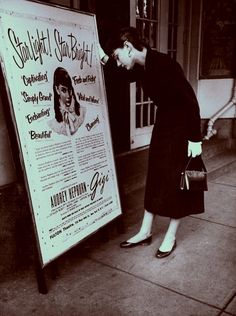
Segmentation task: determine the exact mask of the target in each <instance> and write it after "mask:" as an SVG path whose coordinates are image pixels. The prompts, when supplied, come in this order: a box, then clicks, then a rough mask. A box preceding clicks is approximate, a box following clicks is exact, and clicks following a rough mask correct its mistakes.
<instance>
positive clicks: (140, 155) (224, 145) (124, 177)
mask: <svg viewBox="0 0 236 316" xmlns="http://www.w3.org/2000/svg"><path fill="white" fill-rule="evenodd" d="M231 147H232V148H235V149H234V150H233V149H229V148H231ZM148 152H149V150H148V147H146V148H144V149H139V150H136V151H132V152H129V153H125V154H122V155H119V156H117V157H116V168H117V174H118V178H119V183H120V185H121V187H122V192H123V194H124V195H126V194H129V193H131V192H133V191H136V190H137V189H140V188H142V187H143V186H145V183H146V174H147V165H148ZM203 160H204V162H205V164H206V167H207V170H208V179H209V180H211V179H215V178H216V177H218V176H221V175H223V174H225V173H227V172H230V171H231V170H233V169H234V168H235V167H236V146H232V140H231V141H230V140H227V139H222V140H221V139H211V140H209V141H204V142H203Z"/></svg>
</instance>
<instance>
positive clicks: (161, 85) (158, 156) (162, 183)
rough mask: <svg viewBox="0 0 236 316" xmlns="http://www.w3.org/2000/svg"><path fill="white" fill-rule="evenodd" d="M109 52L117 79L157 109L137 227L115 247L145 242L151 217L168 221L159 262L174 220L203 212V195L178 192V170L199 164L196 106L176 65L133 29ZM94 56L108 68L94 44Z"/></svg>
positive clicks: (171, 245)
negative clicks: (136, 84) (138, 89)
mask: <svg viewBox="0 0 236 316" xmlns="http://www.w3.org/2000/svg"><path fill="white" fill-rule="evenodd" d="M111 51H112V57H113V61H114V60H115V61H116V64H117V66H119V67H122V71H121V75H124V77H127V78H128V79H129V80H130V81H132V80H140V81H141V84H142V87H143V89H144V92H145V94H146V95H148V96H149V97H150V98H151V100H152V101H153V102H154V103H155V104H156V105H157V113H156V118H157V119H156V122H155V125H154V128H153V132H152V138H151V143H150V151H149V164H148V174H147V181H146V189H145V199H144V208H145V211H144V216H143V221H142V225H141V228H140V230H139V232H138V233H137V234H136V235H135V236H133V237H131V238H130V239H129V240H127V241H124V242H122V243H121V244H120V246H121V247H122V248H130V247H135V246H138V245H145V244H150V242H151V239H152V232H151V230H152V223H153V219H154V216H155V215H160V216H165V217H169V218H170V223H169V227H168V229H167V232H166V234H165V237H164V239H163V241H162V243H161V245H160V247H159V249H158V251H157V253H156V257H157V258H164V257H166V256H168V255H170V254H171V253H172V251H173V250H174V249H175V248H176V233H177V229H178V227H179V224H180V219H181V218H183V217H185V216H187V215H190V214H199V213H203V212H204V193H203V192H190V191H189V192H184V191H181V190H180V189H179V183H180V174H181V170H182V169H183V167H184V165H185V164H186V162H187V160H188V156H192V157H196V156H199V157H198V158H196V162H197V161H198V160H201V157H200V155H201V152H202V147H201V139H202V136H201V129H200V114H199V106H198V102H197V99H196V96H195V94H194V91H193V89H192V88H191V86H190V84H189V83H188V81H187V80H186V78H185V76H184V73H183V71H182V69H181V67H180V65H179V64H178V63H177V62H176V61H174V60H172V59H170V58H169V57H168V56H167V55H165V54H163V53H160V52H157V51H154V50H151V49H150V48H149V46H148V45H147V44H146V43H145V41H142V40H141V39H140V38H139V36H138V33H137V31H136V29H135V28H132V27H129V28H125V29H122V30H121V32H120V34H119V35H118V36H117V37H115V38H114V40H113V42H112V50H111ZM99 53H100V58H101V62H102V63H103V64H106V66H105V67H110V68H111V69H113V68H114V65H113V63H114V62H112V58H109V57H108V56H107V55H106V54H105V53H104V51H103V50H102V48H101V47H100V46H99ZM123 68H125V69H126V70H128V71H124V69H123ZM116 73H118V71H116ZM194 160H195V159H194ZM196 162H195V163H196Z"/></svg>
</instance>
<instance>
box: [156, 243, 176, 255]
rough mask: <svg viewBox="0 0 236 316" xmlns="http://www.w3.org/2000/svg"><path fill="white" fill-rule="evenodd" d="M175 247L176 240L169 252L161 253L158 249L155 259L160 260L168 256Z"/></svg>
mask: <svg viewBox="0 0 236 316" xmlns="http://www.w3.org/2000/svg"><path fill="white" fill-rule="evenodd" d="M176 246H177V243H176V240H175V243H174V245H173V247H172V249H171V250H170V251H161V250H159V249H158V250H157V253H156V257H157V258H158V259H162V258H165V257H167V256H169V255H170V254H171V253H172V252H173V251H174V250H175V248H176Z"/></svg>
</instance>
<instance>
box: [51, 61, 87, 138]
mask: <svg viewBox="0 0 236 316" xmlns="http://www.w3.org/2000/svg"><path fill="white" fill-rule="evenodd" d="M53 93H54V112H55V118H54V119H52V120H50V121H49V123H48V124H49V127H50V128H51V129H52V130H53V131H54V132H55V133H57V134H63V135H66V136H71V135H74V134H75V133H76V132H77V130H78V128H79V127H80V126H81V125H82V123H83V121H84V117H85V112H86V109H85V108H84V107H81V106H80V104H79V102H78V101H77V100H76V96H75V92H74V88H73V86H72V81H71V77H70V75H69V74H68V72H67V71H66V70H65V69H64V68H62V67H58V68H56V70H55V72H54V76H53Z"/></svg>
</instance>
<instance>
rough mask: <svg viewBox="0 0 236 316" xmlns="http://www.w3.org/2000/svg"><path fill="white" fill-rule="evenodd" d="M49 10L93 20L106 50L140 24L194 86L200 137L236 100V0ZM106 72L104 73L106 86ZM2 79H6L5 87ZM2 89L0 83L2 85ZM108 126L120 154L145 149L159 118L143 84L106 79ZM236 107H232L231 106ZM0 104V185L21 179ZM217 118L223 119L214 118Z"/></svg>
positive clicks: (86, 2) (83, 3) (55, 1)
mask: <svg viewBox="0 0 236 316" xmlns="http://www.w3.org/2000/svg"><path fill="white" fill-rule="evenodd" d="M41 2H46V3H47V4H49V5H51V4H52V5H61V6H65V7H67V8H71V9H75V10H80V11H84V12H91V13H94V14H95V15H96V20H97V25H98V34H99V38H100V43H101V45H102V47H103V48H104V49H106V44H107V42H108V41H109V38H110V36H111V34H112V32H113V31H114V30H115V29H118V28H120V27H124V26H129V25H130V26H135V27H137V28H138V30H139V31H140V34H142V35H143V36H144V37H146V38H147V39H148V40H149V44H150V46H151V47H152V48H153V49H156V50H158V51H161V52H164V53H167V54H169V55H170V56H171V57H172V58H174V59H176V60H177V61H178V62H179V63H180V64H181V66H182V67H183V70H184V72H185V74H186V77H187V78H188V80H189V81H190V83H191V85H192V86H193V88H194V90H195V92H196V94H197V97H198V100H199V105H200V110H201V117H202V129H203V134H205V133H206V125H207V123H208V121H209V119H211V117H212V116H214V115H215V114H217V112H219V111H220V110H221V108H222V107H224V105H226V104H227V103H228V102H229V101H230V99H231V98H232V95H233V91H234V84H235V81H234V80H235V79H234V78H235V59H236V58H235V46H236V45H235V36H234V34H235V33H234V32H235V28H236V9H235V7H236V1H235V0H217V1H215V0H214V1H213V0H200V1H199V0H129V1H127V0H119V1H118V0H114V1H110V0H51V1H41ZM106 77H107V74H106V73H105V80H106ZM3 80H4V79H3V76H1V81H3ZM3 85H4V82H2V84H1V86H3ZM106 88H107V99H108V109H109V116H110V127H111V132H112V139H113V146H114V152H115V154H116V155H119V154H125V153H127V152H129V153H130V152H132V151H135V150H137V149H143V148H146V147H147V146H148V145H149V142H150V136H151V132H152V127H153V124H154V121H155V119H156V117H155V115H156V111H155V108H156V106H155V105H154V104H153V102H152V100H150V99H149V98H148V97H146V96H145V95H144V93H143V91H142V89H141V87H140V85H139V83H138V82H137V83H132V84H130V85H128V86H127V85H126V84H125V83H123V82H119V80H116V79H115V78H114V80H112V82H111V81H110V80H106ZM233 105H234V104H233ZM8 112H9V109H8V107H7V105H6V104H5V99H4V91H1V100H0V132H1V139H2V141H1V145H0V186H5V185H8V184H10V183H13V182H14V181H16V180H17V178H18V177H19V174H18V163H19V162H18V160H19V158H18V157H17V150H15V147H16V146H17V145H16V143H14V142H12V135H11V129H12V127H13V126H12V123H11V122H9V121H10V120H11V118H10V115H9V113H8ZM217 119H218V117H217ZM234 120H235V106H231V107H230V108H227V109H226V110H225V111H222V113H221V114H220V117H219V123H217V124H218V127H219V128H218V137H222V138H227V137H232V136H233V135H232V133H233V129H234V127H233V126H234V125H233V124H234Z"/></svg>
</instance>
